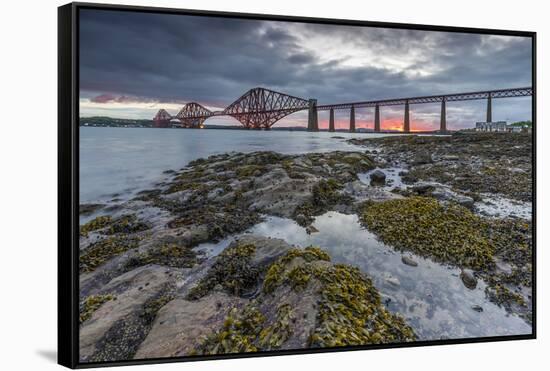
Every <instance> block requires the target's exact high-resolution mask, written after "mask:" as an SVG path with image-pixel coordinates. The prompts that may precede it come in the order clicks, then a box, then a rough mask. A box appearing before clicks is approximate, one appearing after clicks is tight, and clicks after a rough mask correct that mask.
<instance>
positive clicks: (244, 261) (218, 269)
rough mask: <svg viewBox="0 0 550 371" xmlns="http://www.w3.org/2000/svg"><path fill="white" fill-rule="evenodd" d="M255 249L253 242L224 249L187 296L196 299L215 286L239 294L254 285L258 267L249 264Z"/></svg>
mask: <svg viewBox="0 0 550 371" xmlns="http://www.w3.org/2000/svg"><path fill="white" fill-rule="evenodd" d="M255 251H256V246H254V245H253V244H242V245H235V246H231V247H228V248H227V249H225V250H224V251H223V252H222V253H221V254H220V255H218V258H217V259H216V262H215V263H214V264H213V265H212V267H211V268H210V269H209V270H208V273H207V274H206V276H205V277H204V278H203V279H201V280H200V281H199V282H198V283H197V285H196V286H194V287H193V288H192V289H191V290H190V292H189V294H188V295H187V298H188V299H189V300H197V299H200V298H201V297H203V296H205V295H207V294H208V293H209V292H210V291H212V290H213V289H214V288H215V287H216V286H218V285H220V287H221V288H222V289H223V290H224V291H226V292H228V293H230V294H232V295H237V296H238V295H241V294H243V293H244V292H246V291H247V290H249V289H251V288H252V287H253V286H255V285H256V283H257V281H258V277H259V274H260V272H259V270H258V268H256V267H254V266H253V265H252V264H251V258H252V255H254V252H255Z"/></svg>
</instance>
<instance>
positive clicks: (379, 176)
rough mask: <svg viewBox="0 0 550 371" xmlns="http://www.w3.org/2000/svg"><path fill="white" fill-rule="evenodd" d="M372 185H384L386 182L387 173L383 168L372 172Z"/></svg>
mask: <svg viewBox="0 0 550 371" xmlns="http://www.w3.org/2000/svg"><path fill="white" fill-rule="evenodd" d="M370 184H371V185H384V184H386V174H384V172H383V171H382V170H375V171H373V172H372V173H371V174H370Z"/></svg>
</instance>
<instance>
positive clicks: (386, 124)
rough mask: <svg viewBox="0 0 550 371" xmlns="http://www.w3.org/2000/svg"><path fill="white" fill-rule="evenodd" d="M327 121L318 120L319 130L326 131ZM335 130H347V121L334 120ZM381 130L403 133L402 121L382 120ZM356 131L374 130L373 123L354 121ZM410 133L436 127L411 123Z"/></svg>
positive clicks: (425, 123)
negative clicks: (361, 129)
mask: <svg viewBox="0 0 550 371" xmlns="http://www.w3.org/2000/svg"><path fill="white" fill-rule="evenodd" d="M328 121H329V120H328V119H319V128H320V129H328ZM334 127H335V129H337V130H338V129H340V130H346V129H349V120H345V119H341V120H334ZM380 127H381V130H395V131H403V120H402V119H382V120H381V123H380ZM355 128H356V129H360V128H363V129H374V122H373V121H357V120H356V121H355ZM410 128H411V132H416V131H431V130H437V129H438V127H437V125H434V124H432V123H430V122H425V121H411V123H410Z"/></svg>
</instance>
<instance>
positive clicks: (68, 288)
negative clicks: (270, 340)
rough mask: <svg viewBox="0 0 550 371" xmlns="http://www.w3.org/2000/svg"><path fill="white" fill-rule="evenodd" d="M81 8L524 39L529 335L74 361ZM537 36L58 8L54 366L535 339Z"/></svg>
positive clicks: (341, 21)
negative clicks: (528, 86)
mask: <svg viewBox="0 0 550 371" xmlns="http://www.w3.org/2000/svg"><path fill="white" fill-rule="evenodd" d="M81 9H98V10H117V11H126V12H142V13H163V14H180V15H194V16H209V17H222V18H240V19H255V20H274V21H286V22H302V23H320V24H333V25H352V26H365V27H384V28H396V29H409V30H425V31H444V32H460V33H475V34H492V35H505V36H523V37H528V38H531V40H532V89H533V98H532V120H533V129H532V143H533V145H532V159H533V163H532V166H533V172H532V177H533V178H532V181H533V192H532V194H533V199H532V221H533V236H532V238H533V255H532V256H533V262H532V264H533V280H532V282H533V286H532V289H533V296H532V303H533V320H532V333H531V334H527V335H511V336H494V337H479V338H468V339H447V340H433V341H415V342H412V343H392V344H380V345H363V346H348V347H338V348H316V349H296V350H280V351H264V352H257V353H242V354H226V355H216V356H188V357H178V358H154V359H146V360H125V361H113V362H98V363H81V362H79V355H78V352H79V344H78V341H79V338H78V332H79V307H78V297H79V287H78V272H79V268H78V267H79V264H78V250H79V249H78V241H79V221H78V220H79V218H78V216H79V214H78V207H79V125H78V118H79V54H78V50H79V11H80V10H81ZM536 82H537V81H536V32H530V31H513V30H500V29H487V28H463V27H449V26H433V25H421V24H405V23H386V22H371V21H358V20H345V19H327V18H312V17H299V16H281V15H268V14H251V13H233V12H221V11H202V10H189V9H170V8H156V7H143V6H128V5H111V4H109V5H107V4H96V3H70V4H67V5H63V6H61V7H59V8H58V319H57V320H58V363H59V364H60V365H63V366H66V367H69V368H89V367H102V366H122V365H136V364H153V363H169V362H182V361H199V360H212V359H230V358H244V357H260V356H261V357H265V356H280V355H290V354H309V353H325V352H341V351H352V350H368V349H380V348H384V349H385V348H401V347H419V346H429V345H449V344H464V343H480V342H495V341H509V340H528V339H536V331H537V311H536V306H537V300H536V298H537V292H536V220H537V219H536V215H537V212H536V132H537V111H536V108H537V107H536V100H537V99H536V97H537V94H536V91H537V86H536V85H537V84H536Z"/></svg>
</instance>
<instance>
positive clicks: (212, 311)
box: [134, 292, 247, 359]
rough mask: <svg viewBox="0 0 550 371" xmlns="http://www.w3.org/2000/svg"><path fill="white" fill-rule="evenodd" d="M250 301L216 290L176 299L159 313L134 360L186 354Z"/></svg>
mask: <svg viewBox="0 0 550 371" xmlns="http://www.w3.org/2000/svg"><path fill="white" fill-rule="evenodd" d="M245 302H247V300H246V299H241V298H239V297H235V296H229V295H227V294H225V293H222V292H214V293H212V294H210V295H208V296H205V297H204V298H201V299H200V300H197V301H188V300H185V299H175V300H173V301H171V302H170V303H168V304H167V305H165V306H164V307H163V308H162V309H161V310H160V311H159V312H158V313H157V318H156V319H155V321H154V323H153V327H152V329H151V331H150V332H149V334H148V335H147V337H146V338H145V340H144V341H143V343H142V344H141V345H140V347H139V349H138V351H137V352H136V354H135V356H134V359H144V358H155V357H177V356H182V355H187V354H189V352H191V351H192V350H193V349H195V347H196V346H197V345H198V344H199V342H200V340H201V339H203V338H204V337H205V336H207V335H208V334H210V333H212V332H213V331H215V330H217V329H219V328H221V327H222V325H223V321H224V319H225V317H226V316H227V315H228V314H229V311H230V310H231V309H232V308H234V307H237V308H238V307H241V306H243V305H244V303H245Z"/></svg>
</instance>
